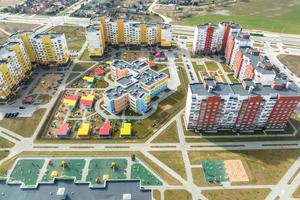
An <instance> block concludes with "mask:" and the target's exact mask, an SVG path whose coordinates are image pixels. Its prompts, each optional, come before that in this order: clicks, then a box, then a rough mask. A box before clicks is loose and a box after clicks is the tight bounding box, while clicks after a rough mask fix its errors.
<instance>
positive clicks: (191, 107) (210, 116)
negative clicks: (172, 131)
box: [185, 79, 300, 131]
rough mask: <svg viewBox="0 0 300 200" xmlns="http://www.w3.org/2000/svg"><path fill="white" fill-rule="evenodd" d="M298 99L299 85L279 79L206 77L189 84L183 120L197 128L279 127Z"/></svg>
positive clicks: (284, 125) (211, 129) (246, 128)
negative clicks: (265, 82) (266, 81)
mask: <svg viewBox="0 0 300 200" xmlns="http://www.w3.org/2000/svg"><path fill="white" fill-rule="evenodd" d="M299 101H300V90H299V88H298V87H297V86H296V85H295V84H294V83H293V82H288V81H285V80H282V79H275V80H274V81H273V82H272V84H271V85H263V84H261V83H254V82H253V81H252V80H250V79H245V80H243V82H242V83H238V84H226V83H216V82H215V81H214V80H213V79H205V80H204V83H194V84H190V85H189V88H188V94H187V103H186V109H185V120H186V125H187V128H188V129H193V130H196V131H218V130H236V131H254V130H265V129H266V130H274V129H275V130H282V129H284V128H285V127H286V125H287V123H288V120H289V118H290V116H291V114H292V113H293V112H294V110H295V109H296V107H297V104H298V103H299Z"/></svg>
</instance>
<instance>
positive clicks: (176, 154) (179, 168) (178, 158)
mask: <svg viewBox="0 0 300 200" xmlns="http://www.w3.org/2000/svg"><path fill="white" fill-rule="evenodd" d="M149 153H151V154H152V155H154V156H155V157H156V158H158V159H159V160H160V161H161V162H163V163H164V164H166V165H167V166H168V167H170V168H171V169H173V170H174V171H175V172H177V173H178V174H179V175H180V176H181V177H182V178H184V179H186V173H185V167H184V162H183V158H182V153H181V151H150V152H149ZM170 155H172V156H170Z"/></svg>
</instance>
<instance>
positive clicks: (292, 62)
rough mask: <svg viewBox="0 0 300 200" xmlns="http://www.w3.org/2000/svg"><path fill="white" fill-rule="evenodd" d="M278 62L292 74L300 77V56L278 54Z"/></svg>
mask: <svg viewBox="0 0 300 200" xmlns="http://www.w3.org/2000/svg"><path fill="white" fill-rule="evenodd" d="M277 58H278V59H279V61H280V62H281V63H282V64H284V65H285V66H286V67H287V68H288V69H289V70H290V71H291V72H292V73H294V74H295V75H296V76H298V77H300V71H299V63H300V56H296V55H286V54H280V55H278V56H277Z"/></svg>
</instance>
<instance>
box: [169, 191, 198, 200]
mask: <svg viewBox="0 0 300 200" xmlns="http://www.w3.org/2000/svg"><path fill="white" fill-rule="evenodd" d="M175 199H178V200H179V199H180V200H192V195H191V193H189V192H188V191H186V190H166V191H165V200H175Z"/></svg>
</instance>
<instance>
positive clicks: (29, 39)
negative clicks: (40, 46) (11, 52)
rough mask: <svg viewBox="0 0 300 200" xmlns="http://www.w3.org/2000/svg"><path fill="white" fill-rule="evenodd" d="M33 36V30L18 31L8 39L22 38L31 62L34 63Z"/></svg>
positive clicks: (35, 59)
mask: <svg viewBox="0 0 300 200" xmlns="http://www.w3.org/2000/svg"><path fill="white" fill-rule="evenodd" d="M33 37H34V32H33V31H18V32H16V33H14V34H12V35H11V36H10V40H11V41H15V40H22V42H23V44H24V46H25V49H26V52H27V54H28V56H29V59H30V61H31V63H36V62H37V58H36V54H35V52H34V47H33Z"/></svg>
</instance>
